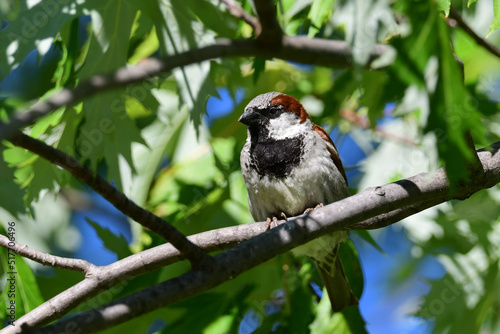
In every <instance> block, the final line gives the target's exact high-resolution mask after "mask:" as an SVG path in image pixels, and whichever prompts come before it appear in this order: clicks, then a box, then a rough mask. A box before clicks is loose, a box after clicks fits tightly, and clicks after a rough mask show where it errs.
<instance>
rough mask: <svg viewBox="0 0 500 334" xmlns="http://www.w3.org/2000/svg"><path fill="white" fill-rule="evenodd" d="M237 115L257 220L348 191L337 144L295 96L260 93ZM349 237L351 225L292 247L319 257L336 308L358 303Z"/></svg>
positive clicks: (318, 203)
mask: <svg viewBox="0 0 500 334" xmlns="http://www.w3.org/2000/svg"><path fill="white" fill-rule="evenodd" d="M238 121H239V122H241V123H243V124H244V125H246V126H247V140H246V142H245V144H244V146H243V149H242V151H241V156H240V163H241V171H242V175H243V179H244V182H245V185H246V188H247V190H248V203H249V208H250V213H251V214H252V216H253V218H254V219H255V221H267V224H268V228H269V227H270V226H271V224H272V222H274V223H277V221H278V220H277V217H284V218H285V220H287V217H292V216H297V215H300V214H303V213H308V212H310V211H311V210H313V209H315V208H318V207H321V206H323V205H326V204H329V203H332V202H335V201H338V200H341V199H343V198H346V197H348V196H349V195H350V193H349V187H348V183H347V177H346V174H345V171H344V167H343V165H342V161H341V160H340V157H339V154H338V152H337V149H336V147H335V144H334V143H333V141H332V139H331V138H330V136H329V135H328V133H327V132H326V131H325V130H324V129H323V128H322V127H320V126H319V125H316V124H314V123H313V122H312V121H311V117H310V116H309V114H308V113H307V112H306V110H305V108H304V107H303V106H302V104H301V103H300V102H299V101H298V100H297V99H296V98H294V97H293V96H290V95H287V94H283V93H280V92H268V93H265V94H261V95H258V96H257V97H255V98H254V99H252V100H251V101H250V102H249V103H248V105H247V106H246V107H245V109H244V112H243V114H242V115H241V116H240V118H239V119H238ZM348 238H349V234H348V231H336V232H333V233H330V234H327V235H324V236H321V237H319V238H317V239H314V240H312V241H310V242H308V243H306V244H304V245H301V246H299V247H297V248H294V249H293V250H292V252H293V253H294V254H295V255H296V256H301V255H307V256H309V257H311V258H312V259H313V260H314V262H315V263H316V266H317V268H318V271H319V273H320V276H321V279H322V281H323V284H324V285H325V287H326V291H327V293H328V296H329V298H330V303H331V305H332V311H333V312H340V311H342V310H343V309H344V308H345V307H347V306H350V305H358V299H357V298H356V296H355V295H354V293H353V292H352V290H351V288H350V286H349V282H348V280H347V277H346V275H345V272H344V269H343V266H342V261H341V259H340V257H339V255H338V252H339V244H340V243H341V242H343V241H345V240H347V239H348Z"/></svg>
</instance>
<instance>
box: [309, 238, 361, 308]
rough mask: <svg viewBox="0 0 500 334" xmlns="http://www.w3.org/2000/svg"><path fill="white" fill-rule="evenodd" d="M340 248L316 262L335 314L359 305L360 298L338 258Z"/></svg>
mask: <svg viewBox="0 0 500 334" xmlns="http://www.w3.org/2000/svg"><path fill="white" fill-rule="evenodd" d="M338 248H339V245H337V246H336V247H335V249H334V250H333V251H332V252H331V253H329V254H328V256H326V257H325V258H324V259H323V260H322V261H316V265H317V266H318V270H319V273H320V275H321V279H322V280H323V284H324V285H325V288H326V291H327V292H328V297H330V303H331V304H332V311H333V312H340V311H342V310H343V309H344V308H346V307H347V306H351V305H358V304H359V301H358V298H356V296H355V295H354V293H353V292H352V290H351V287H350V286H349V281H348V280H347V277H346V275H345V272H344V267H343V266H342V260H341V259H340V256H338Z"/></svg>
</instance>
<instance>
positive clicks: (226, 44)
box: [0, 36, 391, 141]
mask: <svg viewBox="0 0 500 334" xmlns="http://www.w3.org/2000/svg"><path fill="white" fill-rule="evenodd" d="M389 49H391V47H390V46H389V45H385V44H379V45H377V47H376V50H375V51H373V52H372V54H371V56H370V62H371V61H373V60H374V59H376V58H378V57H379V56H381V55H382V54H383V53H384V52H385V51H387V50H389ZM351 55H352V52H351V50H350V48H349V46H348V44H347V43H346V42H343V41H335V40H326V39H317V38H315V39H311V38H307V37H288V36H285V37H284V39H283V44H282V47H281V48H280V49H277V50H275V49H271V48H263V47H262V45H260V44H259V43H258V42H256V41H255V40H243V41H233V40H227V39H221V40H219V41H218V42H217V43H215V44H214V45H210V46H206V47H203V48H199V49H194V50H190V51H186V52H182V53H179V54H176V55H171V56H168V57H165V58H163V59H149V60H148V62H144V63H143V64H142V65H137V66H134V67H122V68H119V69H118V70H116V72H113V73H110V74H107V75H95V76H93V77H91V78H90V79H89V80H87V81H85V82H81V83H79V84H78V86H77V87H75V88H65V89H63V90H61V91H59V92H58V93H56V94H54V95H52V96H51V97H50V98H48V99H47V100H44V101H40V102H38V103H36V104H35V105H34V106H33V107H31V108H30V109H28V110H21V111H19V112H16V113H15V114H14V115H13V116H12V117H10V119H9V122H8V123H3V122H0V141H1V140H3V139H9V138H12V136H14V135H15V134H16V132H17V130H18V129H20V128H22V127H24V126H27V125H30V124H32V123H34V122H35V121H36V120H37V119H39V118H40V117H42V116H45V115H47V114H49V113H51V112H52V111H54V110H56V109H58V108H61V107H64V106H72V105H75V104H76V103H78V102H80V101H82V100H83V99H85V98H88V97H90V96H92V95H95V94H97V93H102V92H104V91H107V90H111V89H115V88H118V87H124V86H127V85H129V84H134V83H137V82H141V81H144V80H146V79H148V78H151V77H154V76H158V75H160V74H164V73H167V72H169V71H171V70H172V69H174V68H177V67H181V66H186V65H190V64H194V63H198V62H202V61H205V60H209V59H214V58H219V57H233V56H241V57H243V56H248V57H250V56H256V57H262V58H273V57H275V58H280V59H283V60H288V61H294V62H298V63H304V64H311V65H321V66H331V67H350V66H351V65H352V64H351V59H352V57H351ZM370 62H369V63H370ZM369 63H368V64H369Z"/></svg>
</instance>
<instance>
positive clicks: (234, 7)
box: [221, 0, 262, 36]
mask: <svg viewBox="0 0 500 334" xmlns="http://www.w3.org/2000/svg"><path fill="white" fill-rule="evenodd" d="M221 2H222V3H223V4H224V5H226V7H227V10H228V11H229V13H230V14H231V15H233V16H234V17H236V18H238V19H241V20H243V21H244V22H246V23H247V24H248V25H249V26H251V27H252V28H253V31H254V32H255V35H256V36H259V35H260V33H261V31H262V27H261V26H260V22H259V20H258V19H257V18H255V17H253V16H252V15H250V14H249V13H247V12H246V11H245V10H244V9H243V8H241V6H240V4H239V3H237V2H236V1H234V0H221Z"/></svg>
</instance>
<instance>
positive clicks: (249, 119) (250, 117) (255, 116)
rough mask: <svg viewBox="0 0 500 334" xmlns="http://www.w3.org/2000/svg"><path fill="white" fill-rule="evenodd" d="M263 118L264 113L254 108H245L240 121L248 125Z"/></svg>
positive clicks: (256, 122)
mask: <svg viewBox="0 0 500 334" xmlns="http://www.w3.org/2000/svg"><path fill="white" fill-rule="evenodd" d="M261 119H262V115H261V114H260V113H259V112H257V111H254V110H253V109H248V110H245V112H244V113H243V115H241V116H240V118H239V119H238V121H239V122H241V123H243V124H245V125H247V126H250V125H254V124H258V123H260V122H261Z"/></svg>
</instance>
